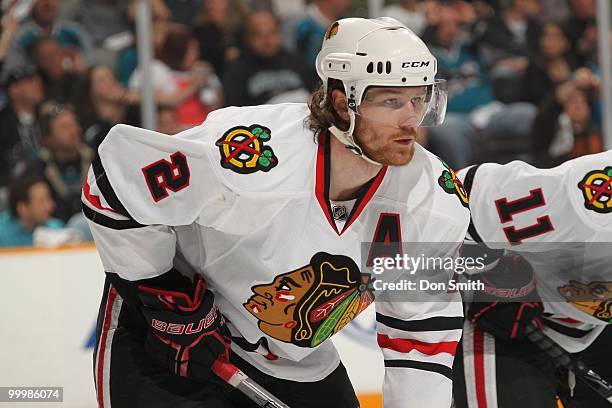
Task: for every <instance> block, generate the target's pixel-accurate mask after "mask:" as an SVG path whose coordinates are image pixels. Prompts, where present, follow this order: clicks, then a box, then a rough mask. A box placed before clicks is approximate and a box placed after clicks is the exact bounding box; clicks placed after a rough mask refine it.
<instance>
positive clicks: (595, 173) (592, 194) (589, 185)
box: [578, 166, 612, 214]
mask: <svg viewBox="0 0 612 408" xmlns="http://www.w3.org/2000/svg"><path fill="white" fill-rule="evenodd" d="M578 188H579V189H580V190H581V191H582V196H583V198H584V206H585V207H586V209H587V210H591V211H595V212H598V213H601V214H607V213H610V212H612V166H608V167H606V168H604V169H603V170H592V171H589V172H588V173H587V174H585V175H584V177H583V178H582V180H580V182H579V183H578Z"/></svg>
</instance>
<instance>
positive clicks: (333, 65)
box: [316, 17, 447, 161]
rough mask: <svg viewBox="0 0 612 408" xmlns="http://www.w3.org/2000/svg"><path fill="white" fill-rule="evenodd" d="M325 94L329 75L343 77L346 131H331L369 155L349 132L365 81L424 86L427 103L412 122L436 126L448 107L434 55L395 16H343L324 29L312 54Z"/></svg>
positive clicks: (353, 122)
mask: <svg viewBox="0 0 612 408" xmlns="http://www.w3.org/2000/svg"><path fill="white" fill-rule="evenodd" d="M316 69H317V74H318V75H319V77H320V78H321V80H322V81H323V87H324V90H325V94H327V86H328V80H329V79H338V80H341V81H342V83H343V85H344V90H345V93H346V95H347V99H348V106H349V110H348V111H349V116H350V124H349V129H348V130H347V131H342V130H340V129H338V128H337V127H335V126H332V127H330V131H331V132H332V133H333V134H334V135H335V136H336V137H337V138H338V139H339V140H340V141H341V142H342V143H344V144H345V145H346V146H347V147H349V148H350V149H351V150H352V151H353V152H354V153H356V154H358V155H361V156H362V157H364V158H365V159H366V160H368V161H372V160H370V159H369V158H368V157H367V156H365V155H364V154H363V151H362V149H361V148H360V147H359V146H358V145H357V143H356V142H355V140H354V138H353V131H354V128H355V114H356V113H357V112H358V110H357V108H358V106H359V105H360V104H361V101H362V98H363V97H364V93H365V92H366V90H367V88H368V87H371V86H381V87H409V86H419V87H422V86H427V101H426V103H427V106H426V107H425V109H424V110H423V112H422V114H421V115H420V117H419V118H418V120H417V122H416V123H415V126H436V125H439V124H440V123H442V121H443V120H444V115H445V113H446V101H447V94H446V86H445V82H444V81H443V80H436V79H435V76H436V71H437V61H436V58H435V57H434V56H433V55H432V54H431V52H429V49H428V48H427V46H426V45H425V43H424V42H423V41H422V40H421V39H420V38H419V37H418V36H417V35H416V34H414V33H413V32H412V31H411V30H410V29H409V28H407V27H406V26H405V25H403V24H402V23H400V22H399V21H397V20H395V19H393V18H389V17H381V18H376V19H363V18H345V19H342V20H338V21H336V22H335V23H333V24H332V25H331V26H330V27H329V29H328V30H327V32H326V34H325V38H324V40H323V45H322V47H321V51H319V54H318V55H317V60H316Z"/></svg>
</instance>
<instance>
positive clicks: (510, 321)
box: [467, 255, 543, 340]
mask: <svg viewBox="0 0 612 408" xmlns="http://www.w3.org/2000/svg"><path fill="white" fill-rule="evenodd" d="M480 279H481V281H482V282H484V283H485V290H484V293H482V294H480V295H479V296H477V298H476V299H477V301H475V302H473V303H471V304H470V306H469V309H468V314H467V315H468V318H469V319H470V320H471V321H472V322H473V323H475V324H476V325H477V326H478V327H479V328H480V329H482V330H484V331H486V332H488V333H491V334H493V335H494V336H495V337H498V338H502V339H506V340H508V339H520V338H523V337H525V327H526V326H527V325H529V324H531V322H532V321H536V323H539V318H538V316H539V315H540V314H541V313H542V311H543V307H542V303H541V302H540V298H539V296H538V294H537V291H536V287H535V280H534V276H533V269H532V268H531V266H530V265H529V263H528V262H527V261H525V260H524V259H523V257H521V256H519V255H512V256H509V255H506V256H503V257H502V258H501V259H500V261H499V263H498V264H497V266H496V267H495V268H494V269H492V270H491V271H488V272H486V273H483V274H481V275H480Z"/></svg>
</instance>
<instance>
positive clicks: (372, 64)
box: [366, 62, 374, 74]
mask: <svg viewBox="0 0 612 408" xmlns="http://www.w3.org/2000/svg"><path fill="white" fill-rule="evenodd" d="M366 71H368V74H371V73H372V72H374V63H373V62H370V63H369V64H368V67H367V68H366Z"/></svg>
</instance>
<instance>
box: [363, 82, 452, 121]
mask: <svg viewBox="0 0 612 408" xmlns="http://www.w3.org/2000/svg"><path fill="white" fill-rule="evenodd" d="M447 100H448V92H447V90H446V81H445V80H443V79H437V80H436V82H435V83H434V84H433V85H428V86H405V87H403V86H402V87H370V88H368V89H367V90H366V92H365V95H364V97H363V99H362V102H361V104H360V105H359V106H358V107H357V115H358V116H361V117H362V118H364V119H365V120H367V121H368V122H371V123H373V124H377V125H379V126H390V127H394V128H402V127H424V126H438V125H439V124H441V123H442V122H443V121H444V116H445V114H446V102H447Z"/></svg>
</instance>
